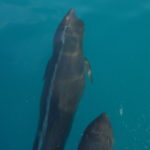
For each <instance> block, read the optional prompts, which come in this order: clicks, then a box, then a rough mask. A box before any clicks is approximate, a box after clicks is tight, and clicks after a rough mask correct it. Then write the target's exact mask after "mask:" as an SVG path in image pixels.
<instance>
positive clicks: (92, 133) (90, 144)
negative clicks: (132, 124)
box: [78, 113, 113, 150]
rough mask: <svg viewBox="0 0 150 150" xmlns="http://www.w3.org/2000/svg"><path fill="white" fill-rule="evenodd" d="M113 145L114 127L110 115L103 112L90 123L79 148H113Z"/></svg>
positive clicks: (108, 149)
mask: <svg viewBox="0 0 150 150" xmlns="http://www.w3.org/2000/svg"><path fill="white" fill-rule="evenodd" d="M112 146H113V133H112V127H111V124H110V121H109V118H108V116H107V115H106V114H105V113H103V114H101V115H100V116H99V117H98V118H96V119H95V120H94V121H93V122H92V123H90V124H89V125H88V127H87V128H86V130H85V131H84V134H83V137H82V138H81V142H80V144H79V146H78V150H111V149H112Z"/></svg>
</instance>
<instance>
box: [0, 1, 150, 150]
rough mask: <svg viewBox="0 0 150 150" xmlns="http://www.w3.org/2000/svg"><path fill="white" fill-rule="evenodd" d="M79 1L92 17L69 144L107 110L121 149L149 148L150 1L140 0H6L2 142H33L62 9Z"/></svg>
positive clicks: (87, 19) (10, 147) (27, 146)
mask: <svg viewBox="0 0 150 150" xmlns="http://www.w3.org/2000/svg"><path fill="white" fill-rule="evenodd" d="M72 7H73V8H75V9H76V11H77V14H78V16H79V17H80V18H82V19H83V20H84V23H85V36H84V52H85V56H86V57H87V58H88V59H89V61H90V63H91V66H92V72H93V79H94V83H93V84H91V83H90V81H89V79H87V86H86V89H85V92H84V96H83V98H82V101H81V103H80V106H79V109H78V111H77V113H76V117H75V121H74V124H73V128H72V131H71V134H70V137H69V139H68V142H67V145H66V150H76V149H77V145H78V143H79V140H80V138H81V135H82V132H83V130H84V129H85V127H86V126H87V124H88V123H89V122H91V121H92V120H93V119H94V118H95V117H97V116H98V115H99V114H100V113H102V112H107V113H108V114H109V116H110V120H111V122H112V126H113V131H114V137H115V139H114V142H115V144H114V150H149V149H150V2H149V1H148V0H147V1H139V0H130V1H129V0H124V1H120V0H114V1H111V0H92V1H90V0H85V1H81V0H76V1H69V0H64V1H58V0H55V1H54V0H53V1H52V0H36V1H35V0H32V1H31V0H21V1H17V0H1V1H0V67H1V72H0V119H1V121H0V149H1V150H32V144H33V140H34V137H35V132H36V127H37V121H38V113H39V100H40V95H41V90H42V84H43V74H44V70H45V66H46V64H47V61H48V59H49V58H50V56H51V53H52V39H53V35H54V33H55V30H56V28H57V25H58V24H59V22H60V20H61V19H62V17H63V16H64V15H65V14H66V12H67V11H68V9H69V8H72Z"/></svg>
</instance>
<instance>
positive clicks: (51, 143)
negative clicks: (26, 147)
mask: <svg viewBox="0 0 150 150" xmlns="http://www.w3.org/2000/svg"><path fill="white" fill-rule="evenodd" d="M83 31H84V24H83V22H82V21H81V20H80V19H78V18H77V16H76V14H75V10H74V9H71V10H69V12H68V13H67V14H66V16H65V17H64V18H63V20H62V21H61V23H60V25H59V26H58V28H57V31H56V33H55V36H54V41H53V54H52V58H51V59H50V60H49V62H48V64H47V69H46V72H45V76H44V81H45V82H44V87H43V92H42V96H41V104H40V119H39V126H38V129H37V135H36V138H35V141H34V145H33V150H63V149H64V146H65V143H66V139H67V137H68V135H69V132H70V130H71V125H72V122H73V118H74V115H75V112H76V109H77V106H78V104H79V101H80V99H81V96H82V93H83V90H84V87H85V72H86V71H87V72H88V74H89V76H90V77H91V70H90V65H89V63H88V61H87V60H86V59H85V57H84V55H83V48H82V38H83Z"/></svg>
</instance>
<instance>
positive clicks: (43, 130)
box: [38, 26, 67, 150]
mask: <svg viewBox="0 0 150 150" xmlns="http://www.w3.org/2000/svg"><path fill="white" fill-rule="evenodd" d="M66 29H67V26H65V28H64V31H63V33H62V37H61V41H62V44H63V45H64V43H65V33H66ZM62 53H63V46H62V48H61V49H60V53H59V56H58V62H57V63H56V65H55V69H54V73H53V77H52V80H51V86H50V89H49V91H50V92H49V94H48V97H47V101H46V103H47V105H46V113H45V114H46V115H45V118H44V121H43V127H42V131H41V132H40V140H39V145H38V150H41V148H42V145H43V139H44V136H45V134H46V129H47V126H48V114H49V113H48V112H49V109H50V99H51V96H52V91H53V89H54V81H55V77H56V71H57V68H58V64H59V62H60V60H61V56H62Z"/></svg>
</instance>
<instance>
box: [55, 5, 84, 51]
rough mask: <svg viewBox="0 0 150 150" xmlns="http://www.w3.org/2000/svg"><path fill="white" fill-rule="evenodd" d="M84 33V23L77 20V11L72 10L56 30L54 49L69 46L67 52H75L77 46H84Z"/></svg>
mask: <svg viewBox="0 0 150 150" xmlns="http://www.w3.org/2000/svg"><path fill="white" fill-rule="evenodd" d="M83 31H84V24H83V21H82V20H80V19H78V18H77V16H76V13H75V9H73V8H72V9H70V10H69V11H68V13H67V14H66V15H65V17H64V18H63V19H62V21H61V23H60V24H59V26H58V28H57V30H56V33H55V36H54V47H58V45H61V46H65V45H67V48H66V49H65V50H66V51H68V50H69V51H70V49H71V50H72V51H74V50H75V47H76V46H77V45H78V46H81V45H82V37H83ZM77 43H78V44H77ZM56 49H57V48H56ZM58 49H59V48H58Z"/></svg>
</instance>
